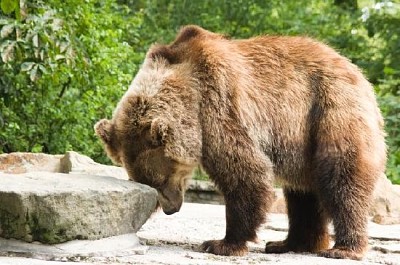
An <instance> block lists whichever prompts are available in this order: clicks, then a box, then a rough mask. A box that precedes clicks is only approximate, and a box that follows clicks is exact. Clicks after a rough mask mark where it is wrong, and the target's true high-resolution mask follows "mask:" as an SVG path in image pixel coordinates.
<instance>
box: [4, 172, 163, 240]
mask: <svg viewBox="0 0 400 265" xmlns="http://www.w3.org/2000/svg"><path fill="white" fill-rule="evenodd" d="M156 196H157V192H156V191H155V190H154V189H152V188H149V187H147V186H144V185H140V184H137V183H133V182H130V181H125V180H119V179H115V178H111V177H102V176H89V175H77V174H61V173H49V172H31V173H25V174H16V175H11V174H4V173H0V236H2V237H5V238H16V239H22V240H25V241H27V242H31V241H40V242H44V243H60V242H64V241H68V240H73V239H98V238H103V237H108V236H114V235H119V234H126V233H132V232H136V231H137V230H138V229H139V228H140V227H141V226H142V224H143V223H144V222H145V221H146V220H147V218H148V217H149V216H150V214H151V213H152V212H153V210H154V208H155V205H156Z"/></svg>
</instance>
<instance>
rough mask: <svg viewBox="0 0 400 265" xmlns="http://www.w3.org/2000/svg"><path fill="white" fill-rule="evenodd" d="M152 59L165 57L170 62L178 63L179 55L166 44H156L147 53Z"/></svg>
mask: <svg viewBox="0 0 400 265" xmlns="http://www.w3.org/2000/svg"><path fill="white" fill-rule="evenodd" d="M147 57H148V58H150V59H151V60H152V61H155V60H156V59H157V58H164V59H165V60H166V61H167V62H168V63H169V64H176V63H178V57H177V55H176V54H175V52H174V51H173V50H172V49H171V48H170V47H168V46H166V45H154V46H153V47H152V48H151V51H150V52H149V53H148V55H147Z"/></svg>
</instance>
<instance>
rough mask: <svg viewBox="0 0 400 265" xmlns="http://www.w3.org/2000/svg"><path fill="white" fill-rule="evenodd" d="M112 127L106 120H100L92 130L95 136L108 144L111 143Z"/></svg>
mask: <svg viewBox="0 0 400 265" xmlns="http://www.w3.org/2000/svg"><path fill="white" fill-rule="evenodd" d="M113 129H114V127H113V125H112V123H111V121H109V120H107V119H102V120H100V121H98V122H97V123H96V125H95V126H94V130H95V132H96V135H97V136H98V137H100V139H101V140H102V141H103V142H104V143H106V144H109V143H110V142H111V136H112V132H113Z"/></svg>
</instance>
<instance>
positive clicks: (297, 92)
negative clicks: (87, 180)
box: [96, 26, 386, 259]
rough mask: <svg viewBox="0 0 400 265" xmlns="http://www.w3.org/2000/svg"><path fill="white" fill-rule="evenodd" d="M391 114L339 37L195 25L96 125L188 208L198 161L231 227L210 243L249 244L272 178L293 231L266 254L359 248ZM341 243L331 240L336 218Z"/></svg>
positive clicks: (124, 158) (335, 254) (162, 193)
mask: <svg viewBox="0 0 400 265" xmlns="http://www.w3.org/2000/svg"><path fill="white" fill-rule="evenodd" d="M382 128H383V121H382V117H381V114H380V111H379V109H378V107H377V104H376V100H375V96H374V93H373V89H372V87H371V85H370V84H369V83H368V82H367V81H366V80H365V78H364V77H363V76H362V74H361V73H360V71H359V70H358V69H357V67H356V66H354V65H353V64H351V63H350V62H349V61H348V60H347V59H345V58H344V57H342V56H340V55H339V54H338V53H336V52H335V51H334V50H332V49H331V48H329V47H327V46H326V45H324V44H321V43H319V42H316V41H314V40H311V39H308V38H302V37H273V36H272V37H256V38H252V39H247V40H229V39H227V38H225V37H223V36H221V35H218V34H215V33H211V32H209V31H206V30H204V29H202V28H199V27H196V26H187V27H185V28H183V29H182V30H181V32H180V33H179V34H178V36H177V37H176V40H175V41H174V42H173V43H172V44H170V45H158V46H153V47H152V48H151V49H150V50H149V52H148V55H147V58H146V61H145V63H144V65H143V67H142V69H141V70H140V71H139V73H138V75H137V76H136V77H135V79H134V81H133V83H132V85H131V87H130V88H129V90H128V92H127V93H126V95H125V96H124V97H123V98H122V99H121V101H120V103H119V105H118V107H117V109H116V110H115V113H114V115H113V118H112V120H111V121H109V120H102V121H100V122H99V123H98V124H97V125H96V132H97V134H98V135H99V136H100V138H101V139H102V141H103V142H104V144H105V147H106V150H107V153H108V154H109V156H110V157H111V158H112V159H113V160H114V161H115V162H116V163H119V164H122V165H123V166H124V167H125V168H126V169H127V171H128V173H129V175H130V177H131V179H132V180H135V181H138V182H141V183H145V184H148V185H150V186H152V187H155V188H156V189H157V190H158V191H159V201H160V204H161V206H162V208H163V210H164V212H166V213H168V214H171V213H174V212H176V211H179V209H180V206H181V204H182V200H183V193H184V188H185V183H186V180H187V178H188V176H189V175H190V173H191V170H192V169H193V168H195V167H196V166H197V165H198V164H201V165H202V166H203V168H204V169H205V170H206V172H207V173H208V174H209V175H210V178H211V179H212V180H213V181H214V182H215V183H216V185H217V186H218V187H219V189H220V190H221V191H222V193H223V194H224V197H225V201H226V223H227V225H226V236H225V238H224V239H222V240H212V241H207V242H205V243H204V244H203V246H202V247H203V249H204V250H205V251H208V252H211V253H214V254H219V255H244V254H245V253H247V251H248V249H247V244H246V242H247V241H252V240H256V238H257V235H256V230H257V228H258V227H259V226H260V225H261V224H262V223H263V222H264V221H265V216H266V213H267V211H268V209H269V207H270V205H271V203H272V200H273V188H272V187H273V186H272V185H273V180H274V179H275V180H277V181H278V182H280V183H281V185H282V186H283V187H284V190H285V197H286V200H287V207H288V215H289V234H288V237H287V239H286V240H284V241H282V242H269V243H267V245H266V252H268V253H283V252H288V251H296V252H304V251H310V252H317V253H319V254H320V255H322V256H325V257H331V258H351V259H361V258H362V257H363V254H364V252H365V250H366V247H367V231H366V226H367V209H368V206H369V202H370V199H371V195H372V191H373V188H374V184H375V180H376V178H377V176H379V174H381V173H382V172H383V171H384V169H385V162H386V147H385V143H384V133H383V129H382ZM329 221H333V225H334V228H335V234H336V243H335V245H334V247H333V248H332V249H328V245H329V236H328V234H327V224H328V222H329Z"/></svg>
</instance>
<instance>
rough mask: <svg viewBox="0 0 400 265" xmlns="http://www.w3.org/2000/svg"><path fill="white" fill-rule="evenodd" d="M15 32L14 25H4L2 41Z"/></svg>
mask: <svg viewBox="0 0 400 265" xmlns="http://www.w3.org/2000/svg"><path fill="white" fill-rule="evenodd" d="M13 31H14V24H8V25H4V26H3V27H2V28H1V32H0V37H1V38H2V39H4V38H7V37H8V36H9V35H10V34H11V33H12V32H13Z"/></svg>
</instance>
